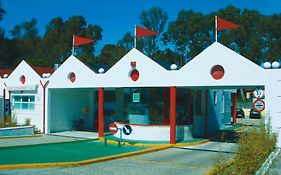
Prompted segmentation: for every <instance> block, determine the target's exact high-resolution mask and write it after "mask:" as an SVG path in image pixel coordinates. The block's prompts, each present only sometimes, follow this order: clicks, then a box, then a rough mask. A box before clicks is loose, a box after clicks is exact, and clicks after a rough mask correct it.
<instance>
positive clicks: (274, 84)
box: [265, 69, 281, 147]
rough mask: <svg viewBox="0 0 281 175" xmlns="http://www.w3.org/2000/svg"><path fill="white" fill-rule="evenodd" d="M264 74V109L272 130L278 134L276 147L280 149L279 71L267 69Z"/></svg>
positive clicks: (280, 108)
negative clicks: (265, 74) (265, 75)
mask: <svg viewBox="0 0 281 175" xmlns="http://www.w3.org/2000/svg"><path fill="white" fill-rule="evenodd" d="M266 72H267V75H268V77H267V79H266V80H267V81H266V86H265V109H266V112H267V115H268V116H269V117H270V118H271V124H272V128H273V130H274V131H275V132H277V133H279V137H278V144H277V145H278V146H279V147H281V69H268V70H266Z"/></svg>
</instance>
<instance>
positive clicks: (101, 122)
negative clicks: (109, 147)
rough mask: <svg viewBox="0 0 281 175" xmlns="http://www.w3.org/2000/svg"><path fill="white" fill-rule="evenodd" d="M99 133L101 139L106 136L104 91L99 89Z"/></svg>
mask: <svg viewBox="0 0 281 175" xmlns="http://www.w3.org/2000/svg"><path fill="white" fill-rule="evenodd" d="M98 99H99V100H98V132H99V137H103V136H104V89H103V88H99V96H98Z"/></svg>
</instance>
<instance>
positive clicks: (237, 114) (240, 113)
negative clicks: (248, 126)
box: [236, 108, 245, 118]
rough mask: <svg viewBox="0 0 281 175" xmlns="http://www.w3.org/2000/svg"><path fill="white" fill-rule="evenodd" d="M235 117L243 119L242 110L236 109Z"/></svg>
mask: <svg viewBox="0 0 281 175" xmlns="http://www.w3.org/2000/svg"><path fill="white" fill-rule="evenodd" d="M236 117H237V118H244V117H245V113H244V111H243V109H242V108H237V109H236Z"/></svg>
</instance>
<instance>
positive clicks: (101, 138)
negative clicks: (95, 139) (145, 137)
mask: <svg viewBox="0 0 281 175" xmlns="http://www.w3.org/2000/svg"><path fill="white" fill-rule="evenodd" d="M99 140H100V141H101V142H104V141H105V139H104V137H99ZM208 141H209V140H208V139H204V140H200V141H197V142H189V143H176V144H168V143H159V144H157V143H130V142H126V141H124V142H121V145H128V146H150V147H159V146H171V147H174V146H193V145H199V144H203V143H206V142H208ZM107 143H111V144H118V141H117V140H111V139H107Z"/></svg>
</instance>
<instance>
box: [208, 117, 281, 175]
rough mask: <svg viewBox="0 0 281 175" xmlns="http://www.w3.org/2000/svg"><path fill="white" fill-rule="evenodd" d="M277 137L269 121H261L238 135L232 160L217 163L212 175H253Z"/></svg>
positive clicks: (269, 151)
mask: <svg viewBox="0 0 281 175" xmlns="http://www.w3.org/2000/svg"><path fill="white" fill-rule="evenodd" d="M276 141H277V135H276V134H275V133H273V132H272V128H271V125H270V119H269V121H268V122H267V123H266V122H265V120H263V119H262V120H261V123H260V125H259V126H258V127H253V128H251V129H249V130H247V131H246V132H240V133H238V143H239V148H238V150H237V153H236V155H235V157H234V159H232V160H230V161H219V162H218V163H217V166H216V168H214V169H213V171H212V172H211V173H209V174H212V175H215V174H216V175H217V174H219V175H251V174H255V173H256V171H257V170H258V169H259V168H260V166H261V165H262V163H263V162H264V161H265V159H266V158H267V157H268V155H269V154H270V153H271V152H272V151H273V150H274V149H275V145H276ZM223 160H224V159H223Z"/></svg>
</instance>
